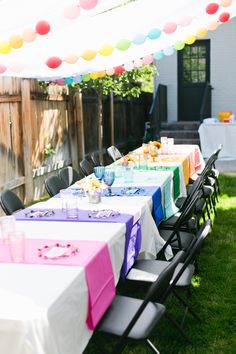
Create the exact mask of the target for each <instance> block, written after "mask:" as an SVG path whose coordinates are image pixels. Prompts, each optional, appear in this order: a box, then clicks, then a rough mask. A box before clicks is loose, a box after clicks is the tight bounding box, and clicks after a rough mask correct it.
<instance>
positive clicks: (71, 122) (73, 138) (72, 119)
mask: <svg viewBox="0 0 236 354" xmlns="http://www.w3.org/2000/svg"><path fill="white" fill-rule="evenodd" d="M68 133H69V144H70V155H71V156H70V157H71V163H72V167H73V168H74V169H76V170H78V167H79V161H78V123H77V115H76V112H75V110H74V96H72V95H69V100H68Z"/></svg>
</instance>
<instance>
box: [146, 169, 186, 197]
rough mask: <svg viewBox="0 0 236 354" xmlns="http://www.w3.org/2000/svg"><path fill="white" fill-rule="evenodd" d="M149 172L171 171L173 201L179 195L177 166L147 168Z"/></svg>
mask: <svg viewBox="0 0 236 354" xmlns="http://www.w3.org/2000/svg"><path fill="white" fill-rule="evenodd" d="M149 170H150V171H173V185H174V200H176V199H177V198H178V197H179V195H180V176H179V167H178V166H154V167H149Z"/></svg>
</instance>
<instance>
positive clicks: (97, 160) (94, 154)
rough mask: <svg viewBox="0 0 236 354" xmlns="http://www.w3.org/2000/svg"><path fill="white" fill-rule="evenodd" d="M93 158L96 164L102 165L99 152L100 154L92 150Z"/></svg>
mask: <svg viewBox="0 0 236 354" xmlns="http://www.w3.org/2000/svg"><path fill="white" fill-rule="evenodd" d="M91 160H92V162H93V164H94V166H100V165H101V162H100V160H99V154H98V152H95V151H94V152H92V154H91Z"/></svg>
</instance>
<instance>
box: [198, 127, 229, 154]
mask: <svg viewBox="0 0 236 354" xmlns="http://www.w3.org/2000/svg"><path fill="white" fill-rule="evenodd" d="M198 132H199V136H200V143H201V151H202V155H203V157H204V158H208V157H210V156H211V154H212V153H213V151H214V150H216V149H217V148H218V147H219V145H220V144H222V145H223V148H222V150H221V151H220V153H219V158H232V159H233V158H236V123H208V124H206V123H203V124H201V125H200V127H199V129H198Z"/></svg>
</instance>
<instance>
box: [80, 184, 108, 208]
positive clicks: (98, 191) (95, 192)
mask: <svg viewBox="0 0 236 354" xmlns="http://www.w3.org/2000/svg"><path fill="white" fill-rule="evenodd" d="M77 184H78V185H79V187H80V189H81V190H82V192H83V193H86V194H87V195H88V198H89V202H90V203H94V204H96V203H100V202H101V195H102V191H103V189H105V188H107V186H106V185H105V184H103V183H101V182H100V181H99V180H98V179H97V178H85V179H83V180H81V181H78V182H77Z"/></svg>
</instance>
